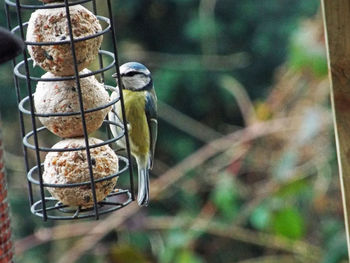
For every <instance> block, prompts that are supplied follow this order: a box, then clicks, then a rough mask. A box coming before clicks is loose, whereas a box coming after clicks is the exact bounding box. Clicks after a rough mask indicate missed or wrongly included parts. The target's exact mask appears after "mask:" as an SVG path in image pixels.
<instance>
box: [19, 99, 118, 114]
mask: <svg viewBox="0 0 350 263" xmlns="http://www.w3.org/2000/svg"><path fill="white" fill-rule="evenodd" d="M28 100H29V96H27V97H25V98H24V99H23V100H21V101H20V102H19V104H18V109H19V110H20V111H21V112H22V113H24V114H28V115H30V114H31V112H30V111H29V110H27V109H25V108H24V104H25V103H26V102H27V101H28ZM118 101H119V98H116V99H114V100H112V101H110V102H109V103H107V104H104V105H101V106H98V107H95V108H91V109H88V110H85V113H90V112H95V111H99V110H103V109H105V108H108V107H110V106H112V105H113V104H115V103H116V102H118ZM79 114H80V112H78V111H73V112H55V113H36V112H35V113H34V116H35V117H67V116H74V115H79Z"/></svg>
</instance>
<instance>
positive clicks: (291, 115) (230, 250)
mask: <svg viewBox="0 0 350 263" xmlns="http://www.w3.org/2000/svg"><path fill="white" fill-rule="evenodd" d="M33 1H34V0H33ZM33 1H31V0H26V1H23V2H26V3H30V2H33ZM99 1H100V0H99ZM101 2H102V1H101ZM112 3H113V7H114V8H113V10H114V12H115V19H116V21H117V23H116V25H117V33H118V35H117V38H118V48H119V52H120V57H121V62H125V61H130V60H137V61H141V62H143V63H145V64H146V65H147V66H149V68H150V69H151V71H152V74H153V78H154V83H155V86H156V91H157V95H158V98H159V100H160V102H161V103H160V105H159V106H160V107H159V119H160V121H159V140H158V145H157V152H156V159H157V160H156V162H155V167H154V170H153V175H152V178H158V177H162V176H164V173H165V171H167V170H168V169H170V168H174V167H175V169H178V166H176V165H177V164H179V163H181V162H185V164H187V166H188V167H191V168H189V169H186V170H185V171H181V177H180V178H178V180H176V181H175V182H174V183H173V184H172V185H171V186H167V187H166V188H165V190H163V191H161V192H160V194H159V195H158V196H157V197H156V199H153V200H152V202H151V204H150V206H149V207H148V208H147V209H142V210H140V211H137V212H135V213H134V214H133V215H132V216H131V217H130V218H128V219H127V220H125V221H123V223H122V224H120V225H118V227H117V228H116V229H115V230H113V231H107V232H106V233H104V234H103V238H102V239H101V240H99V242H98V243H97V245H95V246H93V247H92V248H91V249H88V250H87V251H83V252H84V253H83V255H81V256H80V257H79V258H80V259H79V260H78V261H77V262H84V263H89V262H110V263H114V262H115V263H119V262H123V263H128V262H134V263H137V262H140V263H143V262H161V263H170V262H174V263H187V262H191V263H197V262H198V263H202V262H218V263H219V262H225V263H226V262H240V263H243V262H246V263H248V262H250V263H253V262H307V263H309V262H315V263H316V262H317V263H318V262H323V263H337V262H346V260H347V249H346V240H345V234H344V224H343V214H342V206H341V201H340V200H341V196H340V190H339V182H338V177H337V164H336V158H335V153H334V147H333V145H334V141H333V134H332V126H331V114H330V106H329V99H328V96H329V86H328V81H327V61H326V55H325V46H324V41H323V39H324V37H323V30H322V22H321V17H320V15H319V14H317V9H318V8H319V1H317V0H311V1H302V0H280V1H272V0H264V1H254V0H245V1H238V0H221V1H218V0H201V1H199V0H169V1H161V0H145V1H136V0H129V1H112ZM87 7H89V8H91V6H89V5H87ZM2 8H3V6H0V12H2V13H3V12H4V11H3V10H2ZM98 8H99V12H100V13H101V14H104V15H107V11H106V7H105V6H104V5H103V4H101V5H99V6H98ZM23 12H24V18H25V19H28V17H29V15H30V13H29V12H25V11H23ZM310 17H313V18H312V19H310ZM11 18H12V22H13V23H14V24H15V21H16V17H15V12H14V10H12V12H11ZM0 25H2V26H5V25H6V18H5V16H0ZM104 47H105V48H107V49H111V40H110V39H108V38H105V40H104ZM36 70H37V73H38V72H40V69H36ZM11 74H12V73H11V63H8V64H6V65H2V66H1V67H0V82H1V83H2V86H3V87H2V93H1V96H0V109H1V114H2V119H3V125H2V129H3V132H4V137H5V138H4V140H5V145H6V150H7V154H6V162H7V168H8V180H9V199H10V203H11V212H12V218H13V219H12V227H13V230H14V239H15V240H16V241H17V243H16V245H17V246H16V248H17V250H18V251H19V254H18V255H17V258H16V260H17V261H18V262H23V263H32V262H33V263H34V262H35V263H38V262H39V263H40V262H60V259H61V257H62V256H64V255H65V254H66V253H68V252H69V251H71V249H72V248H74V245H75V244H76V241H79V240H80V239H81V238H89V237H90V236H89V235H90V234H91V233H89V230H91V229H92V228H93V226H94V225H89V224H90V223H91V222H90V221H85V220H84V221H79V222H71V223H70V224H71V225H68V226H70V227H71V233H70V231H68V230H67V229H66V230H65V232H64V233H61V232H60V233H56V232H54V229H56V228H57V229H60V227H66V226H67V225H66V224H64V223H61V222H48V223H43V222H42V221H41V220H40V219H38V218H35V217H34V216H32V215H31V214H30V212H29V209H28V201H27V196H26V191H27V190H26V187H27V186H26V183H25V180H24V179H23V178H24V170H25V167H24V163H23V159H22V158H21V157H20V156H19V155H21V145H20V142H21V139H20V136H21V135H20V132H19V126H18V117H17V115H18V114H17V110H16V109H15V107H16V95H15V91H14V88H13V79H12V77H11ZM108 74H109V73H108ZM108 74H106V75H108ZM109 75H111V73H110V74H109ZM106 83H109V84H113V82H112V80H111V78H110V77H109V76H107V80H106ZM20 84H21V85H22V89H23V93H25V92H24V90H25V83H22V82H21V83H20ZM166 106H170V110H169V108H166ZM171 109H172V110H171ZM29 122H30V120H29V119H25V123H26V125H27V127H30V125H29ZM256 125H257V126H256ZM259 125H261V126H259ZM274 127H279V128H278V129H277V128H276V129H275V128H274ZM14 131H16V132H14ZM233 133H237V136H236V137H229V138H231V141H227V142H225V143H224V144H218V145H220V146H217V145H216V147H219V148H220V147H221V148H222V149H219V150H217V148H215V147H212V148H210V147H209V148H210V151H214V152H215V154H213V155H210V157H208V158H207V159H205V161H204V162H203V163H200V165H195V166H194V167H192V166H191V165H190V163H191V162H192V161H193V160H196V159H187V158H188V156H193V155H196V154H198V155H199V156H202V155H201V154H202V152H205V151H209V150H208V149H207V150H205V149H204V150H203V148H201V147H203V146H204V147H205V145H207V144H208V143H209V142H210V141H217V140H218V139H219V138H222V137H223V136H229V134H233ZM51 138H52V137H51ZM225 138H226V137H225ZM232 138H234V139H232ZM50 140H51V139H50V138H42V139H41V141H40V143H43V144H45V145H46V144H47V145H52V142H51V141H50ZM223 145H224V146H223ZM216 150H217V151H216ZM29 154H30V158H32V159H33V158H34V157H33V156H32V155H33V153H32V152H30V153H29ZM203 154H204V153H203ZM42 157H43V156H42ZM163 183H164V182H163ZM157 186H158V187H159V185H157ZM123 211H124V210H121V211H119V212H118V213H123ZM118 213H116V215H115V217H116V218H117V217H118ZM113 216H114V215H113ZM107 219H108V218H107ZM107 219H106V220H107ZM99 222H102V224H103V222H104V221H103V220H101V221H99ZM99 222H97V223H99ZM85 224H88V225H85ZM92 224H95V223H92ZM80 229H82V230H80ZM78 230H79V231H80V232H79V231H78ZM76 231H78V232H76ZM74 233H78V234H74ZM79 233H80V234H79ZM69 234H71V236H69ZM96 235H97V234H96ZM62 236H65V237H62ZM93 236H94V234H93V235H91V238H93ZM73 252H74V251H73ZM77 253H78V252H77ZM264 260H265V261H264Z"/></svg>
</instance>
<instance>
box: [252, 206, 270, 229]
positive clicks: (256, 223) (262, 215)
mask: <svg viewBox="0 0 350 263" xmlns="http://www.w3.org/2000/svg"><path fill="white" fill-rule="evenodd" d="M270 219H271V212H270V209H269V208H268V207H267V206H265V205H260V206H258V207H257V208H256V209H255V210H254V211H253V213H252V215H251V216H250V223H251V224H252V225H253V227H255V228H256V229H259V230H263V229H266V228H267V227H268V226H269V222H270Z"/></svg>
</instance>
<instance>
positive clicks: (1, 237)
mask: <svg viewBox="0 0 350 263" xmlns="http://www.w3.org/2000/svg"><path fill="white" fill-rule="evenodd" d="M0 128H1V127H0ZM12 258H13V247H12V240H11V226H10V217H9V205H8V202H7V183H6V177H5V166H4V148H3V145H2V138H1V130H0V262H12Z"/></svg>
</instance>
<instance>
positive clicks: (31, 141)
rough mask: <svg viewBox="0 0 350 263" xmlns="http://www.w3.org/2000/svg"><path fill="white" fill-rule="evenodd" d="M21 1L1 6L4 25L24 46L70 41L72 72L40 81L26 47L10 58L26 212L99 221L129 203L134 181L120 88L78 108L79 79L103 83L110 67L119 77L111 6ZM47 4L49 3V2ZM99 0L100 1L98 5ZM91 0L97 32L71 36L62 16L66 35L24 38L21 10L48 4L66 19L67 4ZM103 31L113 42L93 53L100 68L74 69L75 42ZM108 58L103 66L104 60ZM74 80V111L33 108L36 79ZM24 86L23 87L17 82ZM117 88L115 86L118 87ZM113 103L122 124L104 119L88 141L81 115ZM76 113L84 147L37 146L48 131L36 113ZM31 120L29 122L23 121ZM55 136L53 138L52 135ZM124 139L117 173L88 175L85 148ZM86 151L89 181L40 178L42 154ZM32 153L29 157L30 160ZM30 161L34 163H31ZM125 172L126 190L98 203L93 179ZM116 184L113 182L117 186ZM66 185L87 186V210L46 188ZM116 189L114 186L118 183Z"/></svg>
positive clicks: (89, 160)
mask: <svg viewBox="0 0 350 263" xmlns="http://www.w3.org/2000/svg"><path fill="white" fill-rule="evenodd" d="M22 2H24V1H21V0H5V10H6V17H7V23H8V29H9V30H10V31H11V32H12V33H13V34H16V35H18V36H20V37H21V38H22V39H23V41H24V42H25V45H26V47H28V46H49V45H63V44H66V45H67V44H70V49H71V53H72V58H73V62H74V75H72V76H62V77H59V76H57V77H54V78H50V79H43V78H41V77H40V76H38V73H35V71H34V70H32V64H33V59H32V58H30V56H29V55H28V50H27V49H25V50H24V52H23V60H21V61H16V60H13V72H14V84H15V89H16V95H17V103H18V109H19V119H20V127H21V135H22V138H23V142H22V143H23V151H24V161H25V166H26V172H27V181H28V189H29V202H30V210H31V212H32V213H33V214H34V215H36V216H39V217H42V218H43V220H44V221H46V220H47V219H52V220H73V219H82V218H89V217H94V218H95V219H99V216H100V215H103V214H106V213H109V212H112V211H115V210H118V209H121V208H123V207H125V206H127V205H128V204H130V203H131V202H132V201H133V200H134V199H135V197H134V183H133V177H132V176H133V174H132V165H131V157H130V148H129V138H128V133H127V129H126V125H125V124H126V121H125V109H124V101H123V94H122V92H121V90H119V94H120V96H119V98H117V99H115V100H113V101H110V102H109V103H108V104H106V105H102V106H99V107H96V108H93V109H89V110H84V106H83V98H82V92H81V87H80V82H81V78H84V77H88V76H92V75H99V76H101V79H102V82H104V78H105V76H104V75H105V74H104V73H105V72H106V71H108V70H114V69H115V72H116V73H117V74H118V80H119V83H121V81H120V72H119V62H118V54H117V45H116V30H115V27H114V23H113V13H112V7H111V1H110V0H105V4H106V6H107V11H108V17H104V16H100V15H98V13H97V12H98V10H97V5H96V0H78V1H68V0H64V1H63V0H61V1H59V0H57V2H54V3H50V4H49V5H48V4H43V3H40V2H38V1H35V0H32V2H33V4H27V3H28V1H26V4H24V3H22ZM51 2H52V1H51ZM101 2H102V0H100V1H99V5H100V4H102V3H101ZM85 3H87V4H92V9H93V10H92V11H93V14H94V15H95V16H96V17H97V19H98V20H99V21H100V22H103V24H105V25H106V26H104V28H102V31H100V32H97V33H95V34H93V35H89V36H86V37H80V38H78V39H77V38H74V35H73V29H72V22H71V19H66V20H67V25H68V28H69V39H67V40H64V41H59V42H29V41H26V40H25V32H26V30H27V27H28V22H25V21H23V20H24V19H23V17H26V15H25V14H26V12H33V11H34V10H38V9H52V8H65V12H66V17H67V18H70V8H71V7H72V6H75V5H79V4H85ZM12 13H15V14H16V16H17V21H16V24H17V25H13V21H11V14H12ZM101 35H104V37H106V36H107V37H108V36H109V37H110V39H111V40H112V50H111V51H108V50H102V49H100V50H99V52H98V58H99V63H98V64H99V68H98V69H97V70H94V71H91V72H89V73H84V74H82V72H80V75H79V70H78V61H77V56H76V51H75V45H76V44H77V43H78V42H79V41H84V40H87V39H92V38H96V37H99V36H101ZM106 60H109V61H111V62H110V63H108V65H104V64H106V63H105V62H104V61H106ZM67 80H74V81H75V83H76V87H77V92H78V97H79V105H80V111H79V112H73V113H72V112H70V113H67V112H62V113H57V112H56V113H47V114H39V113H38V112H36V110H35V106H34V96H33V94H34V93H33V88H34V87H35V85H36V84H37V83H38V82H40V81H67ZM21 84H23V85H21ZM21 86H25V87H26V88H25V89H23V88H22V89H21ZM104 87H105V89H106V90H110V89H113V88H112V87H110V86H108V85H104ZM119 89H120V88H119ZM117 102H120V104H121V108H122V115H123V116H122V120H121V124H118V123H114V122H112V121H109V120H108V119H105V120H104V121H103V125H102V127H103V126H105V127H106V128H107V132H105V134H107V135H106V138H105V139H104V140H103V142H101V143H97V144H93V145H90V144H89V137H88V131H87V126H86V116H85V114H86V113H89V112H94V111H98V110H101V109H105V108H107V107H109V106H111V105H113V104H115V103H117ZM72 115H77V116H81V122H82V127H83V131H84V141H85V147H77V148H69V149H66V148H61V149H53V148H51V147H45V146H43V145H42V143H41V142H42V141H44V140H43V139H42V138H41V137H42V136H44V134H45V133H46V134H47V128H46V127H45V126H42V127H38V126H39V125H38V121H37V119H38V118H39V117H57V116H72ZM28 123H30V124H28ZM109 125H117V126H119V128H120V130H121V133H120V135H118V136H117V137H112V135H111V133H110V132H109V130H108V126H109ZM57 138H58V137H57ZM121 139H125V140H126V146H127V147H126V153H127V154H126V157H124V156H121V155H120V154H118V152H116V153H117V156H118V160H119V171H118V172H117V173H116V174H111V175H109V176H105V177H103V178H99V179H96V178H94V176H93V165H94V160H93V158H92V157H91V154H90V151H91V149H93V148H96V147H100V146H104V145H111V146H112V145H113V143H114V142H116V141H118V140H121ZM82 150H85V151H86V156H87V158H86V162H87V164H88V168H89V178H90V180H88V181H85V182H79V183H74V184H68V183H67V184H48V183H45V182H44V180H43V170H44V169H43V168H44V164H43V157H44V155H45V154H47V153H48V152H67V151H82ZM33 156H34V158H33ZM33 160H34V161H33ZM123 173H124V174H125V173H129V178H128V179H127V180H126V181H128V182H127V183H126V185H127V186H126V188H125V189H118V188H115V189H114V190H113V191H112V192H111V193H109V194H108V196H107V197H106V198H105V199H103V200H102V201H100V202H98V201H97V198H96V189H95V185H96V183H99V182H103V181H106V180H109V179H111V178H116V177H119V176H120V175H121V174H123ZM118 185H119V184H118V183H117V186H118ZM69 187H85V189H86V188H88V189H91V191H92V196H93V206H92V207H90V208H84V207H81V206H78V207H74V206H68V205H65V204H63V203H61V202H60V201H59V200H57V199H55V198H54V197H52V196H51V195H50V194H49V192H48V191H47V189H48V188H69ZM118 187H119V186H118Z"/></svg>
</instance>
